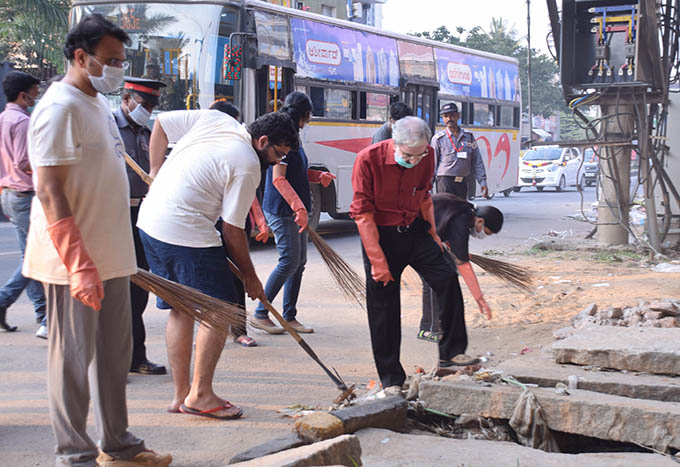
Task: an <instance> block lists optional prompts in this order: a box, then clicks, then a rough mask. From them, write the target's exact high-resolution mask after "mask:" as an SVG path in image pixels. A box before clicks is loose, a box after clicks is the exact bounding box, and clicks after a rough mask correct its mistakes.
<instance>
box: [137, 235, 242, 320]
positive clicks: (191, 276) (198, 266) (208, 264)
mask: <svg viewBox="0 0 680 467" xmlns="http://www.w3.org/2000/svg"><path fill="white" fill-rule="evenodd" d="M139 236H140V237H141V239H142V244H143V245H144V253H145V255H146V260H147V261H148V263H149V268H150V269H151V272H152V273H154V274H156V275H157V276H161V277H163V278H165V279H169V280H171V281H174V282H177V283H179V284H182V285H187V286H189V287H193V288H194V289H197V290H200V291H201V292H203V293H204V294H206V295H209V296H211V297H214V298H219V299H220V300H226V301H228V302H230V303H238V295H237V293H236V288H235V287H234V281H235V280H237V279H236V277H235V276H234V275H233V273H232V272H231V270H230V269H229V264H228V263H227V254H226V252H225V250H224V248H223V247H221V246H216V247H208V248H192V247H188V246H179V245H172V244H170V243H165V242H162V241H160V240H156V239H155V238H153V237H150V236H149V235H147V234H146V233H145V232H144V231H143V230H141V229H140V230H139ZM156 306H157V307H158V308H160V309H162V310H168V309H170V308H172V307H171V306H170V305H169V304H168V303H167V302H165V301H164V300H162V299H161V298H158V299H157V301H156Z"/></svg>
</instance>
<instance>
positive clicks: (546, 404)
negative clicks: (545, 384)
mask: <svg viewBox="0 0 680 467" xmlns="http://www.w3.org/2000/svg"><path fill="white" fill-rule="evenodd" d="M531 391H532V392H533V393H534V394H535V395H536V397H537V398H538V401H539V403H540V404H541V407H542V408H543V412H544V414H545V417H546V421H547V423H548V426H549V427H550V428H551V429H552V430H556V431H564V432H566V433H574V434H578V435H584V436H590V437H593V438H599V439H606V440H612V441H623V442H636V443H640V444H643V445H645V446H651V447H654V448H656V449H658V450H661V451H665V450H666V448H667V447H669V446H670V447H673V448H676V449H679V448H680V403H676V402H660V401H652V400H645V399H630V398H627V397H620V396H612V395H609V394H601V393H598V392H592V391H584V390H579V389H575V390H570V393H571V395H569V396H563V395H557V394H556V393H555V390H554V389H541V388H532V389H531ZM521 392H522V390H521V389H520V388H519V387H517V386H514V385H512V386H506V385H500V384H495V385H490V384H487V385H482V384H477V383H472V382H450V381H446V382H443V381H440V382H435V381H423V382H422V383H421V385H420V399H421V400H422V401H423V403H424V404H425V406H426V407H429V408H432V409H435V410H439V411H441V412H445V413H449V414H453V415H460V414H470V415H481V416H483V417H491V418H501V419H509V418H510V417H511V416H512V412H513V410H514V408H515V405H516V403H517V399H518V398H519V396H520V394H521Z"/></svg>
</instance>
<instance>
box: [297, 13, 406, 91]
mask: <svg viewBox="0 0 680 467" xmlns="http://www.w3.org/2000/svg"><path fill="white" fill-rule="evenodd" d="M290 25H291V32H292V36H293V55H294V58H295V62H296V64H297V75H298V76H301V77H307V78H317V79H326V80H331V81H358V82H362V83H367V84H377V85H384V86H392V87H397V86H399V66H398V61H397V45H396V41H395V40H394V39H390V38H387V37H382V36H378V35H375V34H370V33H366V32H363V31H353V30H349V29H345V28H340V27H336V26H331V25H327V24H322V23H316V22H314V21H307V20H303V19H299V18H291V20H290Z"/></svg>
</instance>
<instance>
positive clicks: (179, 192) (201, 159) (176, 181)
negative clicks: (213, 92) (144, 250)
mask: <svg viewBox="0 0 680 467" xmlns="http://www.w3.org/2000/svg"><path fill="white" fill-rule="evenodd" d="M158 121H159V122H160V124H161V125H162V126H163V129H164V130H165V133H166V134H167V136H168V140H169V141H170V142H171V143H173V142H177V144H176V145H175V147H174V148H173V150H172V152H171V153H170V156H168V159H167V160H166V161H165V163H164V164H163V165H162V166H161V170H160V171H159V172H158V175H157V176H156V179H155V180H154V182H153V183H152V184H151V188H150V189H149V193H148V195H147V196H146V198H145V199H144V202H143V203H142V205H141V208H140V210H139V219H138V221H137V227H139V228H140V229H142V230H143V231H144V232H145V233H146V234H147V235H150V236H151V237H153V238H155V239H156V240H160V241H162V242H165V243H170V244H172V245H180V246H187V247H192V248H205V247H213V246H220V245H222V240H221V239H220V236H219V234H218V232H217V230H216V229H215V223H216V222H217V219H218V218H220V217H221V218H222V220H224V221H225V222H227V223H228V224H231V225H233V226H234V227H238V228H241V229H243V228H245V222H246V216H247V215H248V210H249V209H250V206H251V204H252V203H253V199H255V190H256V189H257V187H258V185H259V184H260V175H261V174H260V160H259V158H258V157H257V153H256V152H255V150H254V149H253V146H252V138H251V137H250V133H248V130H247V129H246V127H245V126H243V125H241V124H240V123H238V122H237V121H236V120H234V119H233V118H231V117H230V116H229V115H227V114H225V113H223V112H220V111H219V110H177V111H174V112H166V113H162V114H160V115H159V116H158Z"/></svg>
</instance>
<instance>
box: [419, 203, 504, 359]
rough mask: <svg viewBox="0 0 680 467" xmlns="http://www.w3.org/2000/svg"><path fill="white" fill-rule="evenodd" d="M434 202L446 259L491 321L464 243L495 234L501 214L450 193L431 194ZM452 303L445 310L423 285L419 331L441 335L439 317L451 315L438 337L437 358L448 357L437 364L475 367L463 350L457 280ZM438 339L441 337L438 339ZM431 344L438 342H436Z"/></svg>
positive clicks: (463, 335) (462, 313) (501, 217)
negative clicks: (451, 263) (446, 329)
mask: <svg viewBox="0 0 680 467" xmlns="http://www.w3.org/2000/svg"><path fill="white" fill-rule="evenodd" d="M432 201H433V202H434V216H435V219H436V221H437V234H438V235H439V237H440V238H441V239H443V240H444V242H445V244H446V246H447V248H449V249H450V251H451V254H452V255H453V256H450V255H449V253H447V255H449V257H448V259H449V260H450V261H455V264H456V269H457V270H458V274H460V275H461V276H462V277H463V280H464V281H465V283H466V284H467V286H468V289H469V290H470V292H471V293H472V297H473V298H474V299H475V301H476V302H477V305H478V306H479V311H480V313H482V314H484V315H486V317H487V318H488V319H491V308H489V305H488V304H487V303H486V300H485V299H484V295H482V290H481V288H480V287H479V282H478V281H477V276H475V272H474V270H473V269H472V264H470V258H469V253H468V242H469V240H470V237H475V238H479V239H484V238H486V237H487V236H489V235H493V234H497V233H498V232H500V230H501V227H503V213H502V212H501V211H500V210H498V209H497V208H495V207H493V206H481V207H477V208H475V206H473V205H472V204H470V203H468V202H467V201H465V200H463V199H462V198H459V197H458V196H456V195H454V194H451V193H437V194H435V195H432ZM455 282H456V284H455V286H456V290H455V292H454V293H455V302H454V307H453V308H452V309H447V310H446V311H445V310H444V309H443V308H442V307H441V306H440V304H439V302H438V300H437V296H436V294H433V293H432V288H431V287H430V286H429V285H427V284H423V318H422V320H421V321H420V332H419V333H418V335H419V336H420V335H422V334H424V332H425V331H431V332H432V334H433V335H435V336H438V337H439V336H442V333H441V327H440V323H439V317H440V316H442V315H444V314H446V315H450V316H452V319H453V321H452V323H451V325H450V327H449V331H447V332H446V333H444V335H443V336H442V337H443V339H445V341H446V344H445V345H444V346H445V348H446V349H445V351H444V352H442V348H441V345H442V344H444V341H443V340H442V342H441V344H440V351H439V353H440V355H446V356H447V357H450V358H448V359H443V360H441V361H440V362H439V366H440V367H450V366H455V365H458V366H467V365H476V364H478V363H479V359H477V358H474V357H469V356H467V355H465V349H466V348H467V344H468V340H467V332H466V331H465V315H464V306H463V295H462V293H461V290H460V284H459V283H458V278H457V277H456V280H455ZM440 339H441V338H440ZM434 342H439V339H437V340H435V341H434Z"/></svg>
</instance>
